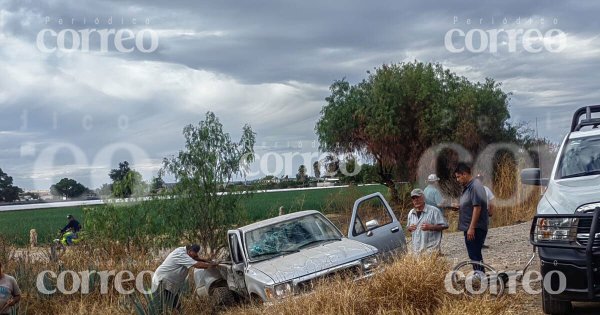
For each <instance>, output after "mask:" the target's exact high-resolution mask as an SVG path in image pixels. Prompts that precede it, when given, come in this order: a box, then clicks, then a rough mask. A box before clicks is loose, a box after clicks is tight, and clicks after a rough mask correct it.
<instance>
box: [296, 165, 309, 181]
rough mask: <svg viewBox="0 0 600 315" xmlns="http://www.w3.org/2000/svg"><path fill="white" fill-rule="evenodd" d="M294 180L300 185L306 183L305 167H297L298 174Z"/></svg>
mask: <svg viewBox="0 0 600 315" xmlns="http://www.w3.org/2000/svg"><path fill="white" fill-rule="evenodd" d="M296 179H297V180H298V181H299V182H302V183H304V182H306V179H307V176H306V166H304V165H300V167H298V173H297V174H296Z"/></svg>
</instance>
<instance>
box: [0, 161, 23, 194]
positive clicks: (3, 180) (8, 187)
mask: <svg viewBox="0 0 600 315" xmlns="http://www.w3.org/2000/svg"><path fill="white" fill-rule="evenodd" d="M22 192H23V190H22V189H21V188H19V187H18V186H13V178H12V177H11V176H8V174H6V173H4V171H2V169H1V168H0V201H3V202H13V201H16V200H19V194H20V193H22Z"/></svg>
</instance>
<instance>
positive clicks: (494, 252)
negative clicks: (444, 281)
mask: <svg viewBox="0 0 600 315" xmlns="http://www.w3.org/2000/svg"><path fill="white" fill-rule="evenodd" d="M530 227H531V221H530V222H524V223H520V224H516V225H510V226H504V227H499V228H493V229H490V230H489V231H488V235H487V239H486V245H488V246H489V248H487V249H484V250H483V259H484V262H486V263H487V264H489V265H491V266H492V267H494V268H495V269H496V270H498V271H504V270H521V269H523V268H524V266H525V264H526V263H527V261H528V260H529V259H530V258H531V256H532V253H533V251H532V249H533V247H532V246H531V244H530V243H529V229H530ZM442 253H443V254H444V255H445V256H446V257H447V258H448V259H449V260H450V262H451V263H452V264H453V265H454V264H456V263H458V262H461V261H464V260H468V255H467V250H466V247H465V243H464V236H463V233H462V232H455V233H445V234H444V236H443V239H442ZM528 270H536V271H537V270H539V260H538V259H537V257H536V259H535V260H534V264H533V265H532V266H531V267H530V269H528ZM532 286H533V287H534V288H539V285H537V286H536V285H532ZM518 291H520V292H521V293H520V297H522V304H521V303H519V304H518V305H515V306H514V307H515V311H516V312H517V313H527V314H529V315H538V314H544V313H543V312H542V304H541V303H542V299H541V295H539V294H538V295H530V294H527V293H524V291H523V290H518ZM573 306H574V310H573V312H572V314H581V315H583V314H590V315H591V314H600V303H581V302H577V303H573Z"/></svg>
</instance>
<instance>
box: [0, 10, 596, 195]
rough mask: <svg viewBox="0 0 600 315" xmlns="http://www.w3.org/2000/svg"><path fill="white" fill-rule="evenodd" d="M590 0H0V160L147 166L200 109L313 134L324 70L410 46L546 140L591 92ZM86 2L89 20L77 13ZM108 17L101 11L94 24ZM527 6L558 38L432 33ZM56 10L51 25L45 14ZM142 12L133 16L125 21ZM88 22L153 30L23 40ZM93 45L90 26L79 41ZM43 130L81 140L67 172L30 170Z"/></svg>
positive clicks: (284, 135) (42, 144)
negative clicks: (491, 85)
mask: <svg viewBox="0 0 600 315" xmlns="http://www.w3.org/2000/svg"><path fill="white" fill-rule="evenodd" d="M599 6H600V5H599V4H595V3H590V2H587V3H581V2H576V1H565V2H531V3H522V2H520V1H516V0H511V1H505V2H503V3H501V4H497V3H496V4H494V5H492V4H481V3H480V2H472V3H468V2H463V1H447V2H444V3H439V2H434V1H411V2H398V1H382V2H378V3H376V4H374V3H367V2H364V1H328V2H326V3H321V2H307V1H294V2H275V1H253V2H235V3H234V2H230V1H219V2H201V1H169V2H165V1H141V0H140V1H86V2H80V1H67V0H64V1H48V2H37V1H36V2H34V1H16V0H14V1H13V0H10V1H9V0H0V10H1V11H0V12H1V13H2V20H1V21H0V25H1V29H0V69H2V70H1V71H2V72H3V75H2V76H0V110H2V115H0V148H2V149H1V150H0V167H2V168H3V169H4V170H5V171H8V172H9V174H11V175H13V176H14V177H15V180H16V182H17V184H21V185H23V186H25V187H30V188H31V187H33V186H32V185H33V184H34V183H35V182H41V183H42V184H40V185H42V186H43V185H47V184H48V183H51V182H52V180H55V179H59V178H60V177H61V176H64V175H65V174H70V176H77V177H78V178H80V179H81V180H82V181H83V182H85V183H86V184H88V185H91V184H92V182H93V181H94V180H93V179H92V178H93V176H92V175H91V174H92V172H104V173H105V174H106V173H107V169H101V170H98V168H99V167H100V166H98V165H93V161H94V159H95V158H96V156H97V155H98V152H101V151H102V150H103V149H104V148H106V147H109V146H110V145H111V144H114V143H118V142H123V141H125V142H128V143H131V144H132V145H134V146H136V147H139V148H142V149H143V150H144V152H146V153H147V155H148V157H149V160H148V161H140V162H139V167H140V168H144V169H146V170H148V172H147V173H146V174H145V175H146V177H147V179H148V178H149V176H150V174H151V173H152V170H153V167H152V165H154V166H156V165H158V164H159V163H160V159H161V158H162V157H164V156H167V155H169V154H174V153H175V152H176V151H177V150H178V149H181V148H182V145H183V138H182V136H181V129H182V128H183V126H184V125H186V124H189V123H197V122H198V121H199V120H201V119H202V117H203V115H204V113H205V112H206V111H207V110H212V111H215V112H216V113H217V115H218V116H219V117H220V118H221V120H222V122H223V123H224V125H225V127H226V129H227V130H229V131H230V132H231V133H232V135H233V136H234V137H235V136H236V135H239V130H240V128H241V126H242V125H243V124H244V123H246V122H247V123H250V124H251V125H252V126H253V127H254V129H255V130H256V131H257V132H258V140H259V144H261V147H260V150H265V151H266V150H276V151H280V152H285V150H288V151H294V150H295V149H296V148H294V147H290V146H288V145H287V143H288V142H292V143H293V142H294V141H300V140H304V141H307V142H311V141H313V140H314V139H315V136H314V124H315V122H316V120H317V119H318V116H319V111H320V109H321V107H322V106H323V104H324V101H323V99H324V97H326V96H327V95H328V90H327V88H328V86H329V85H330V84H331V83H332V82H333V81H334V80H336V79H341V78H343V77H345V78H347V79H348V80H349V81H350V82H353V83H354V82H357V81H359V80H360V79H362V78H364V77H365V75H366V74H365V72H366V71H367V70H370V69H372V68H373V67H377V66H380V65H381V64H382V63H391V62H402V61H410V60H415V59H417V60H422V61H433V62H440V63H442V64H443V65H444V66H446V67H448V68H450V69H451V70H453V71H456V72H457V73H459V74H461V75H464V76H466V77H468V78H469V79H471V80H483V79H484V78H485V77H492V78H494V79H495V80H497V81H500V82H502V83H503V86H504V89H505V90H506V91H507V92H513V95H512V97H511V115H512V117H513V120H514V121H526V122H531V123H533V122H534V121H535V119H536V117H537V119H538V127H539V133H540V135H542V136H546V137H548V138H550V139H551V140H553V141H559V140H560V139H561V137H562V134H563V133H564V132H565V131H566V128H568V126H569V123H570V115H571V112H572V111H573V110H574V109H575V108H577V107H579V106H582V105H587V104H592V103H598V101H597V100H598V99H599V98H600V95H599V93H600V92H598V91H597V88H596V87H595V86H594V85H595V83H596V82H598V79H599V77H598V74H597V72H596V71H595V69H597V67H598V65H599V63H600V59H599V58H598V57H597V56H598V52H600V43H599V40H598V36H599V35H600V34H598V31H597V30H598V29H599V23H600V21H598V20H597V19H596V17H595V12H598V9H599ZM46 17H49V18H50V21H49V22H48V23H46ZM96 17H98V18H99V19H100V24H99V25H98V26H97V27H96V26H93V25H91V23H93V22H92V21H93V20H94V19H95V18H96ZM109 17H112V18H113V26H109V25H108V24H107V19H108V18H109ZM455 17H456V18H457V19H458V21H457V22H456V23H455V21H454V19H455ZM528 17H533V18H534V19H538V20H537V21H538V22H539V18H541V17H543V18H545V19H546V24H545V25H543V26H542V25H537V26H536V27H539V28H540V29H543V30H547V29H549V28H551V27H554V26H552V25H551V24H550V23H551V21H552V20H553V19H554V18H556V19H558V24H557V25H556V27H557V28H560V29H561V30H563V31H564V32H566V34H567V39H568V46H567V49H565V51H563V52H562V53H548V52H542V53H538V54H532V53H528V52H525V51H523V49H522V47H520V48H519V50H518V51H517V52H514V53H509V52H507V51H506V46H505V44H504V43H503V40H505V38H501V40H500V42H499V48H500V50H499V52H498V53H489V52H486V53H479V54H477V53H466V52H465V53H458V54H455V53H450V52H449V51H448V50H447V49H446V47H445V46H444V35H445V34H446V32H448V31H449V30H450V29H452V28H461V29H463V30H465V31H468V30H470V29H474V28H481V29H483V30H488V29H493V28H520V27H522V26H521V24H516V21H517V18H521V19H522V20H523V21H524V20H525V19H527V18H528ZM59 18H62V19H63V22H64V23H65V25H59V24H58V19H59ZM83 18H85V19H86V24H85V25H84V24H83ZM121 18H122V19H123V21H124V25H120V24H119V23H120V22H121ZM132 18H136V19H137V21H138V24H136V25H133V24H132V23H131V19H132ZM146 18H149V19H150V24H149V25H147V26H146V25H143V24H139V21H145V19H146ZM492 18H494V24H492V22H491V19H492ZM504 18H506V19H507V25H504V24H503V19H504ZM466 19H471V20H472V21H471V22H472V23H473V24H470V25H467V24H466ZM480 19H482V23H481V24H479V22H480ZM72 20H73V21H74V22H73V24H72V25H71V21H72ZM92 27H95V28H108V27H113V28H123V27H125V28H131V29H134V30H140V29H142V28H145V27H148V28H149V29H152V30H153V31H155V32H157V33H158V34H160V45H159V49H158V50H157V51H156V52H154V53H150V54H145V53H140V52H135V51H134V52H133V53H125V54H124V53H119V52H117V51H115V49H114V47H111V50H110V52H109V53H97V52H93V51H92V52H88V53H84V52H74V53H52V54H47V53H42V52H40V51H38V50H37V48H36V46H35V40H36V36H37V34H38V33H39V31H40V30H41V29H43V28H52V29H54V30H57V31H60V30H61V29H64V28H73V29H76V30H79V29H83V28H92ZM98 46H99V43H98V41H92V42H91V49H92V50H94V49H97V48H98ZM24 113H27V119H26V121H27V128H23V121H22V117H23V115H24ZM55 117H56V118H55ZM125 122H126V124H125ZM125 125H126V126H125ZM86 126H87V127H86ZM90 126H91V127H90ZM57 142H63V143H70V144H73V145H74V146H76V147H77V148H79V149H81V151H82V152H83V153H84V155H85V157H86V159H87V165H80V167H71V169H70V170H68V169H69V167H66V168H67V170H68V171H70V172H71V173H68V172H67V170H65V169H64V168H60V167H57V168H56V169H51V170H35V162H36V160H37V159H38V158H39V153H40V152H42V151H43V149H44V148H47V147H49V146H51V145H52V144H55V143H57ZM263 142H265V148H263V147H262V143H263ZM276 144H277V145H276ZM303 150H304V151H310V150H312V149H311V148H306V147H304V148H303ZM121 151H123V150H121ZM121 151H119V152H117V153H116V154H115V156H113V158H112V160H111V163H112V165H113V167H114V166H116V163H117V162H118V161H119V160H120V159H126V158H129V157H128V154H127V153H126V152H121ZM24 153H25V154H24ZM70 163H71V164H72V163H73V158H72V157H70V155H69V154H65V153H64V152H63V153H61V154H58V155H57V159H56V164H57V165H68V164H70ZM299 163H300V162H299V161H294V165H293V167H292V168H293V169H297V167H298V165H299ZM288 175H292V174H288ZM39 178H44V181H41V180H40V179H39ZM104 179H105V180H106V181H108V177H107V176H106V175H104Z"/></svg>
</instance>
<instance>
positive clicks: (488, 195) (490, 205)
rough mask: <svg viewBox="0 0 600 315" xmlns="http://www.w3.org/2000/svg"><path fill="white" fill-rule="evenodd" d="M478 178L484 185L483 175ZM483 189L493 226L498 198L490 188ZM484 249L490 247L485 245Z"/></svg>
mask: <svg viewBox="0 0 600 315" xmlns="http://www.w3.org/2000/svg"><path fill="white" fill-rule="evenodd" d="M476 178H477V179H479V181H480V182H481V184H483V175H482V174H477V176H476ZM483 189H485V196H486V198H487V202H488V217H489V221H488V222H489V223H488V224H490V225H491V224H492V215H493V214H494V202H493V201H494V199H495V198H496V196H494V193H493V192H492V190H491V189H490V188H489V187H488V186H485V185H483ZM489 238H490V237H489V236H488V237H487V239H489ZM483 248H490V247H489V246H488V245H486V244H483Z"/></svg>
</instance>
